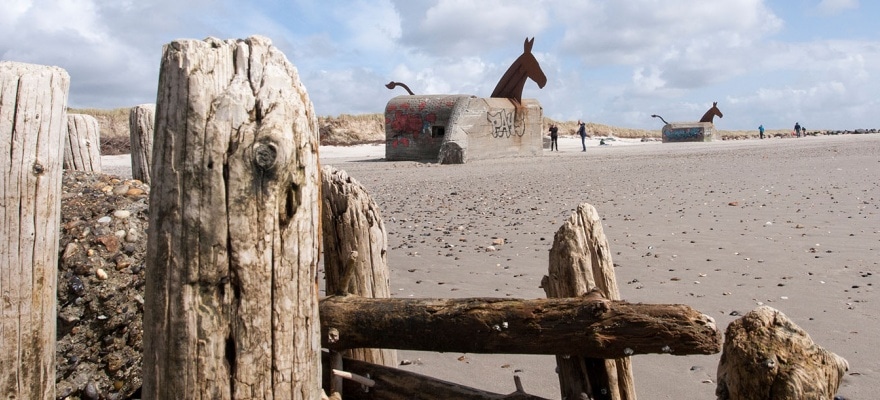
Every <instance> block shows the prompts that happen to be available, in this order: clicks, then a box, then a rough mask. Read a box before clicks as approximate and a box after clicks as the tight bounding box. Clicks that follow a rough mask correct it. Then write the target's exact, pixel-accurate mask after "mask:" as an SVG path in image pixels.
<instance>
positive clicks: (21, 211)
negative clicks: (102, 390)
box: [0, 61, 70, 400]
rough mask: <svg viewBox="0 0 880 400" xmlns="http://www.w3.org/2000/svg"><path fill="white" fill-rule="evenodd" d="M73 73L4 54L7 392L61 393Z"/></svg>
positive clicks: (2, 378) (0, 202)
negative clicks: (59, 324) (66, 159)
mask: <svg viewBox="0 0 880 400" xmlns="http://www.w3.org/2000/svg"><path fill="white" fill-rule="evenodd" d="M69 87H70V76H69V75H68V74H67V72H66V71H64V70H63V69H61V68H58V67H47V66H42V65H33V64H23V63H16V62H7V61H2V62H0V154H2V155H3V161H2V162H0V349H2V351H0V393H2V394H3V397H4V398H10V399H12V398H14V399H47V400H48V399H54V398H55V321H56V318H58V315H57V314H56V305H55V298H56V275H57V272H58V237H59V231H58V230H59V223H60V220H61V175H62V168H61V164H62V159H63V155H62V151H63V149H64V147H63V143H64V136H66V135H67V117H66V111H65V110H66V108H67V92H68V89H69Z"/></svg>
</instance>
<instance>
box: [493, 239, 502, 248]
mask: <svg viewBox="0 0 880 400" xmlns="http://www.w3.org/2000/svg"><path fill="white" fill-rule="evenodd" d="M492 244H493V245H496V246H501V245H502V244H504V239H503V238H496V239H493V240H492Z"/></svg>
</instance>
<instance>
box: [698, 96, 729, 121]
mask: <svg viewBox="0 0 880 400" xmlns="http://www.w3.org/2000/svg"><path fill="white" fill-rule="evenodd" d="M716 115H717V116H718V118H724V114H721V110H719V109H718V102H717V101H715V102H712V108H710V109H709V111H706V113H705V114H703V118H700V122H713V121H712V120H714V119H715V116H716Z"/></svg>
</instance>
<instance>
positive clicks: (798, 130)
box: [758, 122, 807, 139]
mask: <svg viewBox="0 0 880 400" xmlns="http://www.w3.org/2000/svg"><path fill="white" fill-rule="evenodd" d="M758 136H759V137H760V138H761V139H763V138H764V124H761V125H758ZM794 136H795V137H802V136H807V128H805V127H804V126H803V125H801V123H800V122H795V123H794Z"/></svg>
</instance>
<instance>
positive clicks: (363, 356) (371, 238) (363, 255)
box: [321, 166, 397, 367]
mask: <svg viewBox="0 0 880 400" xmlns="http://www.w3.org/2000/svg"><path fill="white" fill-rule="evenodd" d="M321 186H322V190H321V196H322V201H323V209H322V223H321V226H322V229H323V233H324V235H323V237H324V242H323V243H324V270H325V272H326V283H327V284H326V288H327V294H332V295H340V294H351V295H355V296H361V297H369V298H389V297H391V289H390V287H389V285H390V283H389V279H388V275H389V272H388V256H387V251H388V244H387V243H388V235H387V232H386V230H385V223H384V222H383V221H382V216H381V214H380V213H379V207H378V206H376V203H375V202H374V201H373V199H372V198H371V197H370V195H369V194H367V191H366V190H365V189H364V187H363V186H361V184H360V183H359V182H358V181H356V180H355V179H354V178H351V177H350V176H348V174H347V173H345V171H340V170H337V169H335V168H333V167H332V166H325V167H323V169H322V181H321ZM346 356H347V357H349V358H352V359H355V360H361V361H366V362H369V363H373V364H380V365H387V366H392V367H393V366H397V352H396V351H394V350H389V349H351V350H347V351H346Z"/></svg>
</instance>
